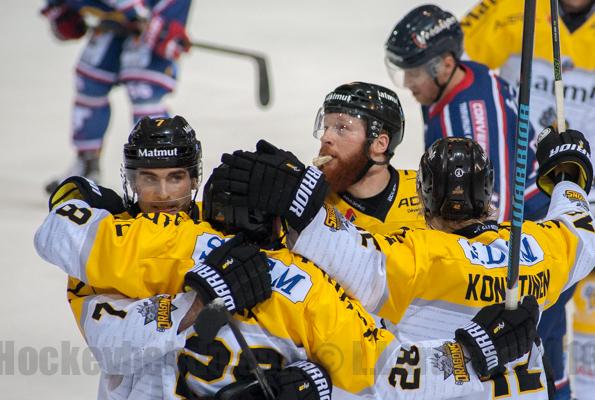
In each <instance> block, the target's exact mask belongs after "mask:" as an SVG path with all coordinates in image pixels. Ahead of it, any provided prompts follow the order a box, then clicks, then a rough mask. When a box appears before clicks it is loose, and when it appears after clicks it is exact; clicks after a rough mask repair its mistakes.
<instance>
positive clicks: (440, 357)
mask: <svg viewBox="0 0 595 400" xmlns="http://www.w3.org/2000/svg"><path fill="white" fill-rule="evenodd" d="M434 350H437V353H434V357H433V359H432V364H433V366H434V368H436V369H438V370H439V371H442V372H443V373H444V380H447V379H448V378H449V377H450V376H453V377H454V380H455V383H456V384H457V385H462V384H463V383H465V382H469V380H470V378H469V371H467V363H468V362H469V360H470V359H469V358H467V357H465V355H464V354H463V349H462V348H461V346H460V345H459V344H458V343H456V342H445V343H444V344H443V345H442V346H440V347H435V348H434Z"/></svg>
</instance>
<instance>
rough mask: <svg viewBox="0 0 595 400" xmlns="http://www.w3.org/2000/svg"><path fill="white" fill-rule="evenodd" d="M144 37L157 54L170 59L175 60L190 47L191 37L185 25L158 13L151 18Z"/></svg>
mask: <svg viewBox="0 0 595 400" xmlns="http://www.w3.org/2000/svg"><path fill="white" fill-rule="evenodd" d="M142 38H143V40H144V41H145V42H146V43H147V44H148V45H149V47H151V48H152V49H153V51H155V53H157V55H159V56H161V57H163V58H166V59H168V60H174V61H175V60H177V59H178V58H179V57H180V56H181V55H182V53H185V52H187V51H188V50H189V49H190V39H189V38H188V35H187V33H186V28H185V27H184V25H182V24H181V23H180V22H178V21H175V20H172V21H168V20H166V19H165V18H163V17H160V16H158V15H157V16H155V17H153V18H152V19H151V21H150V22H149V24H148V25H147V27H146V28H145V30H144V33H143V35H142Z"/></svg>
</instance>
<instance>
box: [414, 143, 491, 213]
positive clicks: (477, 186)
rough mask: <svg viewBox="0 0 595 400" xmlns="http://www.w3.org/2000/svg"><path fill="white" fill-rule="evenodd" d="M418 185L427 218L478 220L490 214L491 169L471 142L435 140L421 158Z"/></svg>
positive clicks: (477, 146) (478, 148)
mask: <svg viewBox="0 0 595 400" xmlns="http://www.w3.org/2000/svg"><path fill="white" fill-rule="evenodd" d="M417 186H418V192H419V195H420V196H421V198H422V202H423V207H424V214H425V216H426V218H432V217H437V216H440V217H442V218H444V219H448V220H465V219H470V218H481V217H485V216H487V215H488V213H489V208H490V202H491V197H492V192H493V186H494V170H493V167H492V163H491V162H490V160H489V159H488V157H487V156H486V154H485V152H484V150H483V149H482V148H481V146H480V145H479V144H477V143H476V142H474V141H473V140H471V139H466V138H453V137H448V138H443V139H438V140H437V141H436V142H434V143H433V144H432V146H430V148H428V150H427V151H426V152H425V153H424V155H423V156H422V158H421V161H420V165H419V172H418V175H417Z"/></svg>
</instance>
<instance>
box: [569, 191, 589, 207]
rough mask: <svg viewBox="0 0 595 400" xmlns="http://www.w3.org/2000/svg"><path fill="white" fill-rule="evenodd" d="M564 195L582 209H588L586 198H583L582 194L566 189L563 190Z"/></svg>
mask: <svg viewBox="0 0 595 400" xmlns="http://www.w3.org/2000/svg"><path fill="white" fill-rule="evenodd" d="M564 197H566V198H567V199H568V200H570V201H572V202H573V203H576V204H577V205H578V206H579V207H580V208H582V209H583V210H585V211H589V203H587V200H585V197H584V196H583V195H582V194H580V193H579V192H576V191H574V190H566V191H564Z"/></svg>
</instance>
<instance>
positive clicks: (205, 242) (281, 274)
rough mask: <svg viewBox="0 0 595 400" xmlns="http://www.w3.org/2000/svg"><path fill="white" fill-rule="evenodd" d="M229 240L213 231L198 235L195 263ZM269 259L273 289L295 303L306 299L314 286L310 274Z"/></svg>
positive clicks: (194, 254)
mask: <svg viewBox="0 0 595 400" xmlns="http://www.w3.org/2000/svg"><path fill="white" fill-rule="evenodd" d="M227 240H228V239H224V238H221V237H219V236H217V235H214V234H212V233H202V234H200V235H198V236H197V237H196V244H195V246H194V253H193V254H192V259H193V260H194V263H195V264H202V261H203V260H204V259H205V258H206V257H207V256H208V255H209V253H210V252H211V251H212V250H213V249H216V248H217V247H219V246H221V245H222V244H223V243H225V242H226V241H227ZM267 261H268V263H269V268H270V273H271V280H272V289H273V290H274V291H276V292H278V293H280V294H282V295H283V296H285V297H287V298H288V299H289V300H291V301H292V302H294V303H297V302H300V301H304V299H305V298H306V295H307V294H308V292H309V291H310V288H311V287H312V278H311V277H310V275H308V274H307V273H306V272H304V271H303V270H301V269H300V268H298V267H297V266H295V265H293V264H291V265H289V266H287V265H285V264H284V263H282V262H281V261H279V260H277V259H273V258H268V260H267Z"/></svg>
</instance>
